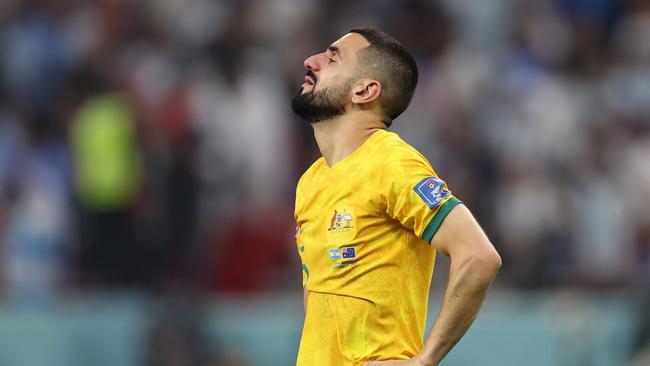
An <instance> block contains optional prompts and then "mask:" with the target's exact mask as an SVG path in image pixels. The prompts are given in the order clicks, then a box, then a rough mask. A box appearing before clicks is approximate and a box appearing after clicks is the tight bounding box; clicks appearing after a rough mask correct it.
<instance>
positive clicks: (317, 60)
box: [291, 33, 370, 123]
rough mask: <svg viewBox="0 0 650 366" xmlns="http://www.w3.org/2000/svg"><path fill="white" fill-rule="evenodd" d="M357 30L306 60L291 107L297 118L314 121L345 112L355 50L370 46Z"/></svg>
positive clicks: (354, 60)
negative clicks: (299, 85) (302, 78)
mask: <svg viewBox="0 0 650 366" xmlns="http://www.w3.org/2000/svg"><path fill="white" fill-rule="evenodd" d="M369 45H370V44H369V43H368V41H367V40H366V39H365V38H363V36H361V35H360V34H357V33H348V34H346V35H345V36H343V37H342V38H341V39H339V40H338V41H336V42H334V43H332V45H331V46H329V47H328V48H327V50H325V51H324V52H321V53H319V54H316V55H313V56H310V57H309V58H307V59H306V60H305V63H304V66H305V68H306V69H307V73H306V76H305V82H304V83H303V84H302V86H301V88H300V90H299V91H298V94H297V95H296V96H295V97H294V98H293V100H292V102H291V107H292V108H293V111H294V113H296V114H297V115H298V117H300V118H303V119H304V120H306V121H307V122H309V123H316V122H320V121H324V120H327V119H332V118H335V117H338V116H340V115H342V114H344V113H345V111H346V107H347V105H348V104H349V103H350V90H351V87H352V84H353V82H354V81H355V80H354V74H355V70H356V67H357V51H359V50H360V49H362V48H365V47H367V46H369Z"/></svg>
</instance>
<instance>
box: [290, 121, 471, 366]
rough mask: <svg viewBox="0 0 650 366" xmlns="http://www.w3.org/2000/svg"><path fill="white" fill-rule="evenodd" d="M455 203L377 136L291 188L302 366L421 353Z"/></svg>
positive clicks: (403, 148)
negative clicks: (444, 229)
mask: <svg viewBox="0 0 650 366" xmlns="http://www.w3.org/2000/svg"><path fill="white" fill-rule="evenodd" d="M459 203H460V201H459V200H458V199H457V198H455V197H454V196H453V195H452V194H451V193H450V191H449V188H448V187H447V185H446V183H445V182H444V181H442V180H441V179H440V178H438V177H437V176H436V173H435V172H434V171H433V169H432V168H431V165H430V164H429V162H428V161H427V160H426V158H424V156H422V155H421V154H420V153H419V152H418V151H416V150H415V149H414V148H413V147H411V146H410V145H408V144H407V143H406V142H404V141H403V140H402V139H401V138H400V137H399V136H398V135H397V134H395V133H392V132H387V131H385V130H379V131H377V132H375V133H373V134H372V135H371V136H370V137H369V138H368V139H367V140H366V141H365V142H364V144H363V145H362V146H361V147H360V148H358V149H357V150H356V151H355V152H353V153H352V154H350V155H349V156H347V157H346V158H345V159H343V160H341V161H340V162H338V163H336V164H335V165H333V166H332V167H329V166H328V165H327V163H326V162H325V159H324V158H320V159H319V160H317V161H316V162H315V163H314V164H313V165H312V166H311V167H310V168H309V169H308V170H307V171H306V172H305V174H304V175H303V176H302V177H301V178H300V181H299V182H298V187H297V189H296V207H295V218H296V223H297V227H296V242H297V245H298V251H299V253H300V257H301V261H302V268H303V286H304V287H305V289H306V290H308V291H309V295H308V300H307V304H308V305H307V309H306V315H305V322H304V326H303V331H302V337H301V341H300V349H299V351H298V360H297V365H299V366H330V365H331V366H346V365H359V364H361V363H363V362H365V361H369V360H386V359H408V358H411V357H413V356H414V355H415V354H416V353H417V352H419V350H420V349H421V347H422V344H423V337H424V331H425V329H424V327H425V323H426V314H427V305H428V298H429V287H430V285H431V277H432V274H433V267H434V261H435V254H436V252H435V250H434V249H433V248H432V247H431V245H430V244H429V242H430V241H431V239H432V238H433V236H434V235H435V233H436V231H437V230H438V228H439V227H440V224H441V223H442V221H443V220H444V218H445V216H446V215H447V214H448V213H449V212H450V211H451V209H452V208H453V207H454V206H455V205H457V204H459Z"/></svg>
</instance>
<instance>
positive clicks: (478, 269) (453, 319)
mask: <svg viewBox="0 0 650 366" xmlns="http://www.w3.org/2000/svg"><path fill="white" fill-rule="evenodd" d="M431 245H433V246H434V247H435V248H436V249H437V250H439V251H440V252H441V253H443V254H445V255H448V256H449V257H450V258H451V268H450V270H449V282H448V284H447V290H446V291H445V297H444V299H443V302H442V306H441V308H440V313H439V314H438V318H437V320H436V322H435V324H434V325H433V328H432V329H431V332H430V334H429V337H428V338H427V340H426V342H425V344H424V346H423V348H422V350H421V351H420V353H419V354H418V355H417V356H416V357H415V358H413V359H411V360H406V361H381V362H377V361H374V362H368V363H366V364H365V365H367V366H374V365H384V366H389V365H427V366H429V365H438V364H439V363H440V361H441V360H442V359H443V358H444V357H445V355H446V354H447V353H448V352H449V351H450V350H451V349H452V348H453V347H454V345H456V343H458V341H459V340H460V339H461V337H462V336H463V335H464V334H465V332H466V331H467V329H468V328H469V326H470V325H471V324H472V322H473V321H474V319H475V318H476V316H477V314H478V312H479V310H480V308H481V305H482V304H483V300H484V299H485V294H486V293H487V290H488V288H489V287H490V284H491V283H492V281H493V280H494V277H495V276H496V273H497V271H498V270H499V268H500V267H501V258H500V257H499V254H498V253H497V251H496V250H495V249H494V247H493V246H492V244H491V243H490V241H489V240H488V238H487V237H486V236H485V234H484V233H483V230H482V229H481V227H480V226H479V224H478V223H477V222H476V220H475V219H474V217H473V216H472V214H471V213H470V212H469V210H468V209H467V207H465V206H464V205H458V206H456V207H454V209H453V210H452V211H451V212H450V213H449V215H448V216H447V217H446V218H445V221H444V222H443V224H442V225H441V226H440V229H438V232H437V233H436V235H435V236H434V237H433V239H432V241H431Z"/></svg>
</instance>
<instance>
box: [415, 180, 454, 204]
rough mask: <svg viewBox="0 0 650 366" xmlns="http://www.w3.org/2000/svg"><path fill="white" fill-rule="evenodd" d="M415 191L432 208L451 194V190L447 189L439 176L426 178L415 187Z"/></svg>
mask: <svg viewBox="0 0 650 366" xmlns="http://www.w3.org/2000/svg"><path fill="white" fill-rule="evenodd" d="M413 190H414V191H415V193H417V194H418V196H420V198H422V200H423V201H424V203H426V204H427V206H429V208H430V209H434V208H436V207H437V206H438V205H439V204H440V202H442V200H444V199H445V198H447V196H449V194H450V192H449V191H448V190H446V189H445V182H444V181H443V180H442V179H438V178H437V177H427V178H424V179H422V180H421V181H420V183H418V184H417V185H416V186H415V187H413Z"/></svg>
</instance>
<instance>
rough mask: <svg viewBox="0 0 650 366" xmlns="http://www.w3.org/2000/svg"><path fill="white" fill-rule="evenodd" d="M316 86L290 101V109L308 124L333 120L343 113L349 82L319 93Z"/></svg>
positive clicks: (299, 92)
mask: <svg viewBox="0 0 650 366" xmlns="http://www.w3.org/2000/svg"><path fill="white" fill-rule="evenodd" d="M315 89H316V84H314V86H313V87H312V90H311V91H310V92H307V93H304V94H303V93H302V91H303V88H300V90H299V91H298V94H296V96H295V97H293V99H292V100H291V109H293V113H295V114H296V115H297V116H298V117H300V118H302V119H304V120H305V121H307V122H309V123H317V122H321V121H326V120H328V119H333V118H336V117H338V116H341V115H343V114H344V113H345V101H344V99H345V96H346V94H347V92H348V90H349V89H350V85H349V82H346V83H344V85H339V86H335V87H331V88H327V89H323V90H320V91H316V90H315Z"/></svg>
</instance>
